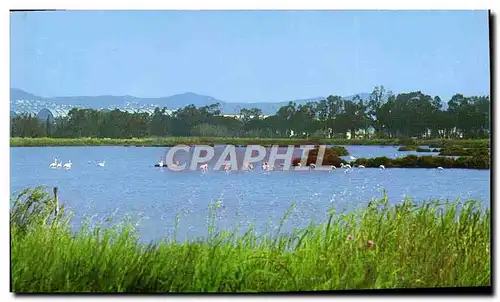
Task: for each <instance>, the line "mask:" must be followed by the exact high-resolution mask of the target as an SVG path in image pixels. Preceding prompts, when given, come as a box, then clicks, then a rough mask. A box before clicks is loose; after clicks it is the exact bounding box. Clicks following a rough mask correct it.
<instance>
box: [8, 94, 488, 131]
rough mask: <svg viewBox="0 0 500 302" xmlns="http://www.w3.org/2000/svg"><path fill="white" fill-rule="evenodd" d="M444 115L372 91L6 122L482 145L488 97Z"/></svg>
mask: <svg viewBox="0 0 500 302" xmlns="http://www.w3.org/2000/svg"><path fill="white" fill-rule="evenodd" d="M447 104H448V106H447V108H446V109H444V108H443V106H442V101H441V98H440V97H439V96H434V97H432V96H430V95H427V94H424V93H422V92H421V91H415V92H409V93H400V94H393V93H392V92H391V91H389V90H387V89H386V88H384V86H376V87H375V88H374V89H373V91H372V93H371V94H370V96H369V98H368V99H367V100H363V99H361V98H360V97H359V96H355V97H354V98H352V99H350V100H344V99H342V98H341V97H340V96H336V95H330V96H328V97H327V98H326V99H323V100H320V101H315V102H308V103H306V104H299V105H297V104H296V103H295V102H289V103H288V104H287V105H286V106H283V107H281V108H280V109H279V110H278V111H277V112H276V113H275V114H274V115H271V116H264V115H263V113H262V111H261V110H260V109H258V108H250V109H241V110H240V112H239V114H238V116H236V117H234V116H224V115H222V114H221V110H220V105H219V104H212V105H208V106H204V107H199V108H197V107H195V106H194V105H188V106H186V107H184V108H180V109H178V110H176V111H174V112H172V113H170V114H169V113H168V112H167V108H156V109H155V110H154V113H152V114H149V113H130V112H126V111H120V110H118V109H116V110H113V111H109V112H105V111H100V110H95V109H77V108H74V109H72V110H71V111H70V112H69V113H68V115H67V116H65V117H56V118H55V119H54V120H53V121H51V120H49V119H47V120H46V121H40V120H39V119H38V118H37V117H36V116H33V115H29V114H21V115H18V116H16V117H13V118H11V136H12V137H56V138H57V137H60V138H73V137H96V138H132V137H137V138H140V137H148V136H149V137H150V136H160V137H161V136H211V137H270V138H279V137H290V136H293V137H300V138H302V137H303V138H346V137H347V136H348V135H350V136H351V137H357V138H372V137H376V138H405V137H416V138H487V137H489V135H490V98H489V96H472V97H466V96H464V95H462V94H455V95H454V96H453V97H452V98H451V99H450V100H449V101H448V103H447Z"/></svg>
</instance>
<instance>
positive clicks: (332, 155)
mask: <svg viewBox="0 0 500 302" xmlns="http://www.w3.org/2000/svg"><path fill="white" fill-rule="evenodd" d="M344 151H345V152H344ZM318 152H319V148H315V149H312V150H310V151H309V153H308V156H307V163H306V165H308V166H309V165H310V164H312V163H314V164H316V159H317V156H318ZM337 152H339V153H341V154H345V153H347V154H349V153H348V152H347V150H346V149H345V148H344V147H342V146H335V147H332V148H327V149H326V150H325V155H324V156H323V163H322V164H323V165H334V166H340V164H341V163H344V164H346V163H347V162H346V161H345V160H343V159H341V158H340V157H339V154H338V153H337ZM347 154H345V155H347ZM342 156H343V155H342ZM300 161H301V158H299V157H296V158H294V159H292V166H297V165H298V163H299V162H300Z"/></svg>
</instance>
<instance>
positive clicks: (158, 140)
mask: <svg viewBox="0 0 500 302" xmlns="http://www.w3.org/2000/svg"><path fill="white" fill-rule="evenodd" d="M410 143H411V144H419V145H433V146H443V145H457V146H463V147H467V148H476V147H488V146H489V139H477V140H438V139H433V140H417V141H413V140H411V141H408V140H407V139H406V140H405V139H366V140H365V139H297V138H238V137H152V138H131V139H111V138H47V137H41V138H21V137H11V138H10V145H11V147H43V146H158V147H162V146H175V145H179V144H186V145H189V144H199V145H200V144H233V145H244V146H246V145H252V144H255V145H308V144H331V145H387V146H390V145H407V144H410Z"/></svg>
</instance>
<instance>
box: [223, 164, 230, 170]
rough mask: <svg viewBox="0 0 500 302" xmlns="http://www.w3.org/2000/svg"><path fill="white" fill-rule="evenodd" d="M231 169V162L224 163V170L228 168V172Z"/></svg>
mask: <svg viewBox="0 0 500 302" xmlns="http://www.w3.org/2000/svg"><path fill="white" fill-rule="evenodd" d="M230 169H231V163H226V164H225V165H224V170H226V172H229V170H230Z"/></svg>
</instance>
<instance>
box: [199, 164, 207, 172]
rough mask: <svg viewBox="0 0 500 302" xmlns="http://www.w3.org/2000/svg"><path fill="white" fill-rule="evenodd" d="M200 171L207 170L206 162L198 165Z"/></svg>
mask: <svg viewBox="0 0 500 302" xmlns="http://www.w3.org/2000/svg"><path fill="white" fill-rule="evenodd" d="M200 170H201V172H206V171H207V170H208V164H203V165H200Z"/></svg>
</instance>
